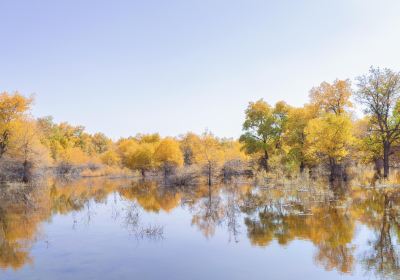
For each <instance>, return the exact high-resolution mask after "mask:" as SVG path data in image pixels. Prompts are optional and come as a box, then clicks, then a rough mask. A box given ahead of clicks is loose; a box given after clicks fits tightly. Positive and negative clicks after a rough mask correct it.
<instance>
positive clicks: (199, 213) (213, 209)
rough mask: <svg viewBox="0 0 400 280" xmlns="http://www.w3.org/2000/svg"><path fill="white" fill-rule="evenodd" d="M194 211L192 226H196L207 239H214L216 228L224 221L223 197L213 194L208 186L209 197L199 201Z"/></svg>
mask: <svg viewBox="0 0 400 280" xmlns="http://www.w3.org/2000/svg"><path fill="white" fill-rule="evenodd" d="M194 211H195V214H194V215H193V217H192V224H193V225H196V226H197V227H198V228H199V229H200V230H201V232H202V233H203V234H204V236H205V237H207V238H208V237H212V236H213V235H214V233H215V228H216V227H217V226H218V225H220V224H221V223H222V221H223V218H224V209H223V206H222V202H221V197H220V196H219V195H218V196H217V195H215V194H214V193H213V191H212V187H211V186H208V195H207V196H206V197H204V198H202V199H200V200H199V202H198V203H197V204H196V207H195V208H194Z"/></svg>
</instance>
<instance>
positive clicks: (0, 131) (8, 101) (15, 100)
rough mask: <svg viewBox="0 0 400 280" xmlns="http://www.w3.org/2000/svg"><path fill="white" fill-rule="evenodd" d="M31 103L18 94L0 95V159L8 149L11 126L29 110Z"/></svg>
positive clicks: (28, 99)
mask: <svg viewBox="0 0 400 280" xmlns="http://www.w3.org/2000/svg"><path fill="white" fill-rule="evenodd" d="M32 101H33V99H32V98H26V97H24V96H22V95H21V94H19V93H18V92H16V93H14V94H9V93H7V92H3V93H1V94H0V159H1V158H2V156H3V155H4V154H5V153H6V152H7V149H8V148H9V140H10V137H11V133H12V132H13V131H12V127H13V124H14V123H15V122H16V121H17V120H18V119H20V118H22V117H23V116H24V114H25V113H26V112H27V111H28V110H29V108H30V106H31V104H32Z"/></svg>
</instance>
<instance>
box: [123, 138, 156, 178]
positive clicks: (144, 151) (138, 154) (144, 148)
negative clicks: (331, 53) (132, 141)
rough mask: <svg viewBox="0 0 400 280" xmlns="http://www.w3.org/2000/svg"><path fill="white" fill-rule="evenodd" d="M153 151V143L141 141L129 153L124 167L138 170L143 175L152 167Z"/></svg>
mask: <svg viewBox="0 0 400 280" xmlns="http://www.w3.org/2000/svg"><path fill="white" fill-rule="evenodd" d="M154 151H155V145H154V144H152V143H143V144H140V145H138V146H137V148H136V149H135V150H134V151H133V152H132V153H130V154H129V156H128V159H127V162H126V167H128V168H130V169H132V170H138V171H140V173H141V174H142V176H143V177H145V176H146V172H147V171H149V170H151V169H152V168H153V167H154Z"/></svg>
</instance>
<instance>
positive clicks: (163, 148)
mask: <svg viewBox="0 0 400 280" xmlns="http://www.w3.org/2000/svg"><path fill="white" fill-rule="evenodd" d="M154 160H155V163H156V165H157V166H159V167H161V168H162V169H163V171H164V175H165V176H168V175H169V174H170V173H171V171H172V170H173V169H174V168H176V167H179V166H182V165H183V155H182V151H181V149H180V145H179V142H178V141H176V140H175V139H173V138H165V139H163V140H161V142H160V144H159V145H158V147H157V148H156V150H155V153H154Z"/></svg>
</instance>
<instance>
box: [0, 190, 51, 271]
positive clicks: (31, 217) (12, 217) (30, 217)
mask: <svg viewBox="0 0 400 280" xmlns="http://www.w3.org/2000/svg"><path fill="white" fill-rule="evenodd" d="M0 189H1V191H0V268H3V269H6V268H13V269H19V268H21V267H22V266H24V265H25V264H28V263H31V262H32V259H31V257H30V255H29V251H30V248H31V246H32V244H33V242H34V241H35V237H36V235H37V234H38V227H37V225H38V223H39V222H40V221H42V220H43V219H45V218H46V217H47V215H48V214H49V211H48V210H47V209H46V208H44V207H43V205H45V202H47V201H45V198H40V197H39V196H38V195H37V193H35V192H34V191H33V190H32V189H31V188H21V189H19V190H16V189H12V188H11V189H8V188H7V187H1V188H0ZM34 202H36V203H34Z"/></svg>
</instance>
